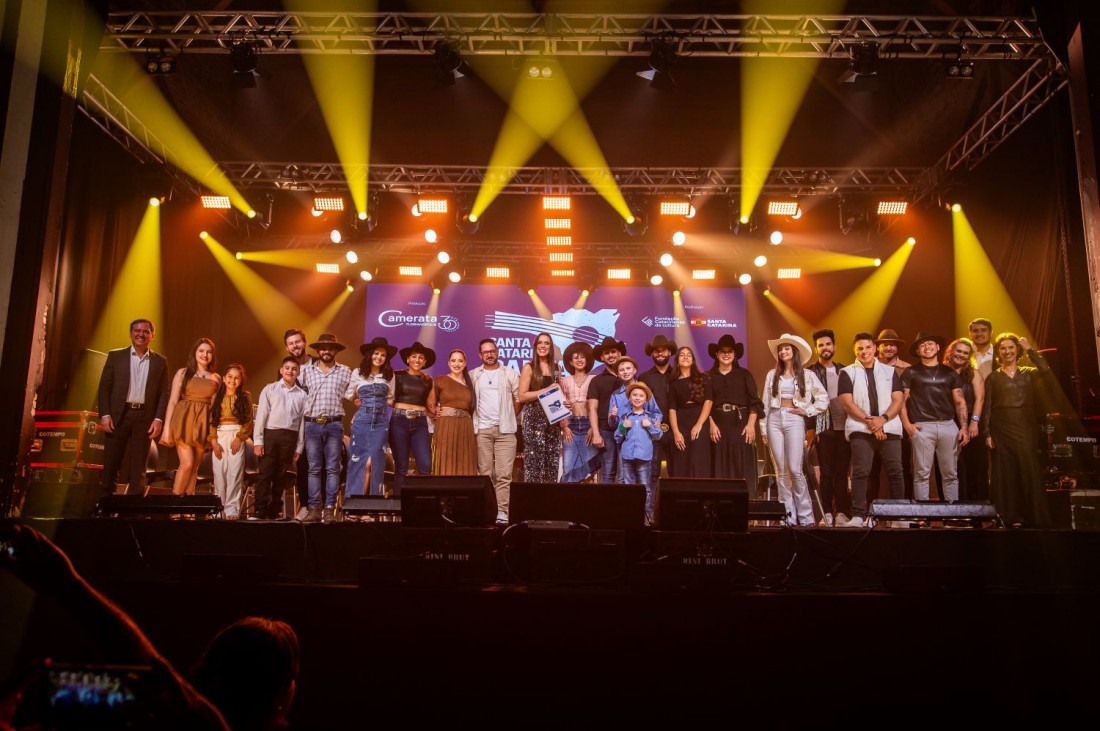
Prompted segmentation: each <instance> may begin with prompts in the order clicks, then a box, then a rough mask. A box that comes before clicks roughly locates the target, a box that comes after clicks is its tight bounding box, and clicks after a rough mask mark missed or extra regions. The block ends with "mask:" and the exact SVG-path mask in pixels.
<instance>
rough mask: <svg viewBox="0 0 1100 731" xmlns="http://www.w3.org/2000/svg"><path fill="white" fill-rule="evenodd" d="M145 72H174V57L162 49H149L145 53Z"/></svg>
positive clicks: (162, 73) (153, 74) (160, 73)
mask: <svg viewBox="0 0 1100 731" xmlns="http://www.w3.org/2000/svg"><path fill="white" fill-rule="evenodd" d="M145 73H147V74H149V75H151V76H165V75H167V74H174V73H176V57H175V56H170V55H168V54H167V53H165V52H164V50H163V49H160V50H157V51H150V52H149V53H147V54H146V55H145Z"/></svg>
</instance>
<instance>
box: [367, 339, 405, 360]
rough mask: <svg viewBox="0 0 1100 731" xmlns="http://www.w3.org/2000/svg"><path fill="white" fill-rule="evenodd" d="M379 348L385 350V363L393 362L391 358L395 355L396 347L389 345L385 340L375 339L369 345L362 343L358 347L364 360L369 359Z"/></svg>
mask: <svg viewBox="0 0 1100 731" xmlns="http://www.w3.org/2000/svg"><path fill="white" fill-rule="evenodd" d="M379 348H385V349H386V362H387V363H388V362H389V361H391V360H393V356H395V355H397V346H396V345H390V344H389V341H387V340H386V339H385V338H381V337H379V338H375V339H374V340H372V341H370V342H369V343H363V344H362V345H360V346H359V352H360V353H362V354H363V357H364V358H369V357H370V356H371V354H372V353H373V352H374V351H376V350H378V349H379Z"/></svg>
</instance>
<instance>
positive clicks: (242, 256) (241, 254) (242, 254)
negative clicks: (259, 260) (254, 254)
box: [233, 251, 244, 261]
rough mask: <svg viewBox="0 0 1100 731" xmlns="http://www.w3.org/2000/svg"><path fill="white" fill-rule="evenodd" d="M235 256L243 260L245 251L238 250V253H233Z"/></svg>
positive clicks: (238, 259)
mask: <svg viewBox="0 0 1100 731" xmlns="http://www.w3.org/2000/svg"><path fill="white" fill-rule="evenodd" d="M233 258H234V259H236V260H237V261H243V260H244V252H243V251H238V252H237V253H236V254H234V255H233Z"/></svg>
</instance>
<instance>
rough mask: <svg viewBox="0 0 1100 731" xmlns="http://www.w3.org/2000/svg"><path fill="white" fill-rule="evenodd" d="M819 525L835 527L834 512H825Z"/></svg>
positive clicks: (821, 526)
mask: <svg viewBox="0 0 1100 731" xmlns="http://www.w3.org/2000/svg"><path fill="white" fill-rule="evenodd" d="M817 526H818V527H819V528H832V527H833V514H832V513H825V515H824V516H822V518H821V520H820V521H818V523H817Z"/></svg>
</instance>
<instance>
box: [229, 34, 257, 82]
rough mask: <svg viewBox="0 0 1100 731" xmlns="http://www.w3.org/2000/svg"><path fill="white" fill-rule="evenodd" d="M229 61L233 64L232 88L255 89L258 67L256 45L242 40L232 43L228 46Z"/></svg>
mask: <svg viewBox="0 0 1100 731" xmlns="http://www.w3.org/2000/svg"><path fill="white" fill-rule="evenodd" d="M229 60H230V62H231V63H232V64H233V86H234V87H235V88H237V89H251V88H253V87H255V86H256V68H257V67H258V66H259V65H260V54H259V52H258V51H257V50H256V45H255V44H254V43H253V42H252V41H249V40H247V39H244V38H242V39H240V40H236V41H233V43H231V44H230V46H229Z"/></svg>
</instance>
